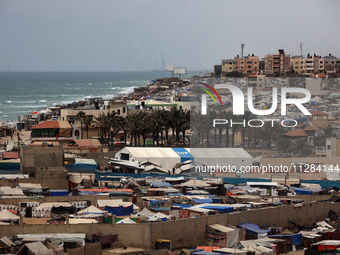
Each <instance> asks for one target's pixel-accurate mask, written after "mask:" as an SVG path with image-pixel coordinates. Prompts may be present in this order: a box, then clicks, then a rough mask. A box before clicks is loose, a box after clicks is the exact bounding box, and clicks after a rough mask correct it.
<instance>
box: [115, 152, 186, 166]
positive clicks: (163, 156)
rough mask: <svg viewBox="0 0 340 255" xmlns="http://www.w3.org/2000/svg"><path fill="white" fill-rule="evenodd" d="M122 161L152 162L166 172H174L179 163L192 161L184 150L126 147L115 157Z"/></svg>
mask: <svg viewBox="0 0 340 255" xmlns="http://www.w3.org/2000/svg"><path fill="white" fill-rule="evenodd" d="M188 157H189V158H188ZM122 159H124V160H128V161H130V162H136V161H139V162H143V161H152V162H155V163H156V164H158V165H160V166H161V167H162V168H164V169H165V170H166V171H169V170H171V171H172V169H173V168H174V167H175V165H176V164H177V163H180V162H183V161H186V160H188V159H190V153H189V152H188V151H187V149H184V148H160V147H157V148H156V147H153V148H151V147H125V148H123V149H121V150H120V151H118V152H117V153H116V155H115V160H122Z"/></svg>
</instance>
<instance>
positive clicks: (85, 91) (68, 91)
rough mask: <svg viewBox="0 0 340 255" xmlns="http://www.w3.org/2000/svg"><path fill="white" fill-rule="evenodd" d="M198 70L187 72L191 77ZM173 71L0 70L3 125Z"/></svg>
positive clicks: (112, 94) (104, 95) (127, 89)
mask: <svg viewBox="0 0 340 255" xmlns="http://www.w3.org/2000/svg"><path fill="white" fill-rule="evenodd" d="M197 74H199V71H197V72H194V71H192V72H187V74H186V75H182V76H181V78H190V77H192V76H193V75H197ZM167 77H171V73H170V72H165V71H164V72H163V71H145V72H0V121H4V125H7V124H9V123H10V122H15V121H17V120H18V116H20V115H27V114H31V113H32V112H35V111H41V110H43V109H45V108H47V107H52V106H55V105H64V104H69V103H72V102H77V101H81V100H84V99H86V98H93V97H102V98H104V99H110V98H113V97H115V96H117V95H119V94H128V93H131V92H133V90H134V88H137V87H142V86H146V85H148V84H150V83H151V82H152V81H153V80H156V79H158V78H167Z"/></svg>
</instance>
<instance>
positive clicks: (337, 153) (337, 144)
mask: <svg viewBox="0 0 340 255" xmlns="http://www.w3.org/2000/svg"><path fill="white" fill-rule="evenodd" d="M326 157H340V139H339V138H336V137H331V138H326Z"/></svg>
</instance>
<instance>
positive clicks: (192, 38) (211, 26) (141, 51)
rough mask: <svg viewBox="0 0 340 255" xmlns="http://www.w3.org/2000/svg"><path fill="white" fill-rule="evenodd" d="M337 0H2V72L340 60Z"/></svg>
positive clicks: (200, 67) (197, 67)
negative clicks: (279, 56)
mask: <svg viewBox="0 0 340 255" xmlns="http://www.w3.org/2000/svg"><path fill="white" fill-rule="evenodd" d="M339 10H340V1H338V0H317V1H316V0H285V1H282V0H281V1H279V0H266V1H265V0H256V1H254V0H97V1H95V0H72V1H69V0H50V1H46V0H1V1H0V71H8V70H10V71H145V70H164V68H165V65H177V66H179V67H185V68H186V69H187V70H212V69H213V66H214V65H216V64H221V61H222V59H228V58H233V57H235V56H236V55H240V54H241V44H242V43H244V44H245V48H244V54H255V55H257V56H259V57H260V58H262V57H264V55H265V54H270V53H276V52H277V51H278V49H284V50H285V52H286V53H288V54H294V55H298V54H300V43H302V45H303V52H304V53H305V54H307V53H311V54H314V53H317V54H318V55H321V56H325V55H328V54H329V53H332V54H333V55H335V56H337V57H340V47H339V42H340V33H339V25H340V15H339Z"/></svg>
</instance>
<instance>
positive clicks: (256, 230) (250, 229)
mask: <svg viewBox="0 0 340 255" xmlns="http://www.w3.org/2000/svg"><path fill="white" fill-rule="evenodd" d="M239 227H240V228H245V229H246V230H247V234H248V233H249V234H250V235H254V234H255V235H257V238H263V237H265V236H267V233H268V232H270V230H268V229H260V227H259V226H257V225H255V224H253V223H242V224H240V225H239Z"/></svg>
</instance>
